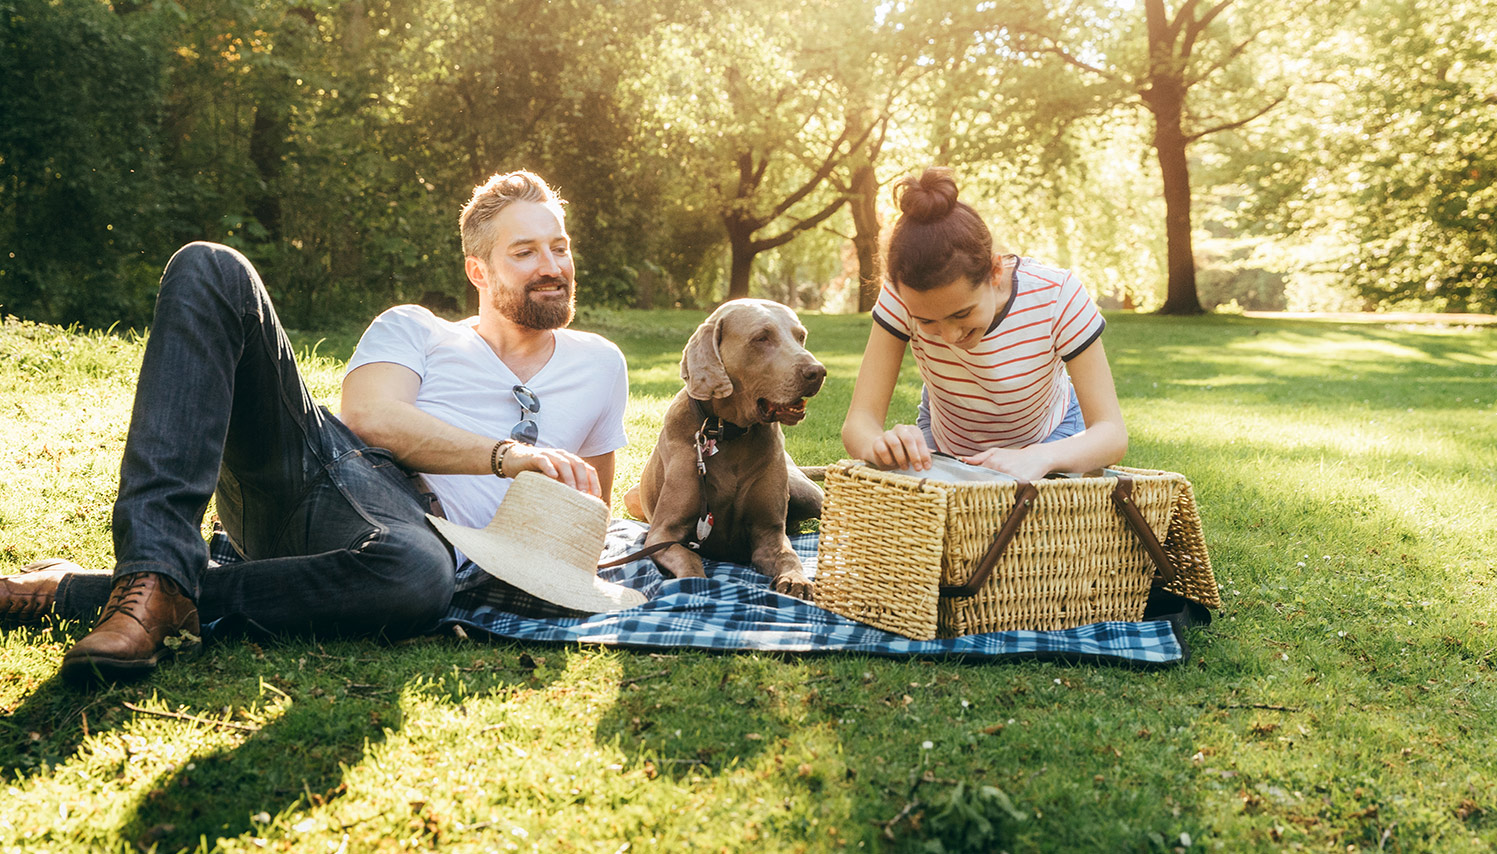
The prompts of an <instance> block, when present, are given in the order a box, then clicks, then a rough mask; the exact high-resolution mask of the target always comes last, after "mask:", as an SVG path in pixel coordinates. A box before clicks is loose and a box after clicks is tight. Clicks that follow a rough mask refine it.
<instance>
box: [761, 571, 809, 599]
mask: <svg viewBox="0 0 1497 854" xmlns="http://www.w3.org/2000/svg"><path fill="white" fill-rule="evenodd" d="M771 586H772V587H773V588H774V592H776V593H781V594H784V595H786V596H794V597H795V598H797V599H803V600H805V601H807V602H814V601H816V585H815V584H814V583H812V582H811V581H810V580H809V579H807V578H806V577H805V576H804V575H801V574H800V573H799V572H787V573H784V574H782V575H780V576H778V577H777V578H775V580H774V582H773V584H772V585H771Z"/></svg>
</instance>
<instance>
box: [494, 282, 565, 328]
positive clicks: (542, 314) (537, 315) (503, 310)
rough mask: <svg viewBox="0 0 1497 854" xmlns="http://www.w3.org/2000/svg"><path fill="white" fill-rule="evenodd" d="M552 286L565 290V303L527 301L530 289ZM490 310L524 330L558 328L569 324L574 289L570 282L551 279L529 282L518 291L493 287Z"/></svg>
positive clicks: (529, 299)
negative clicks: (491, 308) (497, 312)
mask: <svg viewBox="0 0 1497 854" xmlns="http://www.w3.org/2000/svg"><path fill="white" fill-rule="evenodd" d="M553 285H562V286H564V287H565V288H566V289H567V298H566V300H564V301H563V300H547V301H546V302H537V301H536V300H533V299H531V298H530V292H531V291H532V290H534V289H536V288H548V287H551V286H553ZM494 308H496V309H498V310H499V313H500V314H501V315H503V316H504V317H505V318H506V319H508V320H509V321H510V322H512V323H516V324H519V325H520V326H523V327H525V328H526V329H560V328H562V327H563V326H566V325H567V324H569V323H571V322H572V317H573V316H574V315H575V314H576V312H577V288H576V286H575V284H574V283H572V282H569V281H567V280H566V279H563V278H560V277H555V276H551V277H547V278H544V279H539V280H537V281H534V282H531V283H530V284H528V285H526V286H525V288H524V289H523V290H521V291H519V292H515V291H511V290H508V289H505V288H502V287H501V288H495V289H494Z"/></svg>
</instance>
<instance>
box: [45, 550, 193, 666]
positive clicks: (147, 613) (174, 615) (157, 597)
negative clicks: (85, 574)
mask: <svg viewBox="0 0 1497 854" xmlns="http://www.w3.org/2000/svg"><path fill="white" fill-rule="evenodd" d="M201 632H202V630H201V629H200V628H199V627H198V609H197V605H196V604H194V603H193V601H192V600H191V599H188V598H187V597H186V596H184V595H182V588H180V587H178V586H177V583H176V582H175V581H172V580H171V579H170V578H167V577H166V576H164V575H160V574H158V573H154V572H137V573H134V574H132V575H126V576H124V577H123V578H120V579H117V580H116V581H115V582H114V589H113V590H111V591H110V592H109V604H107V605H105V606H104V613H103V615H102V616H100V617H99V625H97V626H95V627H94V630H93V631H91V632H89V633H88V634H87V635H85V636H84V637H83V639H82V640H80V641H78V643H76V644H74V645H73V648H72V649H70V650H68V652H67V654H66V655H64V656H63V657H62V676H63V678H64V679H67V680H69V681H74V682H115V681H121V680H126V679H136V678H139V677H141V676H145V675H146V674H148V673H150V672H151V671H152V670H155V669H156V663H157V662H158V661H160V660H161V659H163V658H170V657H172V656H177V655H186V654H188V653H192V652H196V651H197V649H198V647H199V646H200V644H201V639H200V637H199V635H200V634H201Z"/></svg>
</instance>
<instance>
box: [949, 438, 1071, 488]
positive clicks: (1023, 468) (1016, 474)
mask: <svg viewBox="0 0 1497 854" xmlns="http://www.w3.org/2000/svg"><path fill="white" fill-rule="evenodd" d="M1041 447H1042V446H1040V445H1031V446H1029V447H1028V448H988V449H987V450H986V451H979V452H978V453H975V454H973V455H972V456H970V457H963V458H962V462H964V463H966V464H968V465H973V466H982V467H983V468H985V469H992V470H993V471H997V472H1003V473H1004V474H1006V475H1008V476H1009V477H1013V478H1017V479H1019V480H1039V479H1041V478H1043V477H1044V476H1045V475H1047V474H1049V473H1050V472H1051V471H1053V469H1052V468H1051V467H1050V460H1049V458H1048V457H1047V456H1046V455H1045V454H1044V453H1043V452H1042V451H1041V450H1040V449H1041Z"/></svg>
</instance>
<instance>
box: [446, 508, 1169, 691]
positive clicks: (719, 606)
mask: <svg viewBox="0 0 1497 854" xmlns="http://www.w3.org/2000/svg"><path fill="white" fill-rule="evenodd" d="M645 531H646V528H645V526H643V525H641V524H639V523H637V522H631V521H628V520H619V519H616V520H614V521H613V523H612V525H611V526H610V527H609V531H608V540H607V545H606V547H605V549H604V552H603V560H604V561H608V560H612V559H615V558H619V557H623V556H624V555H626V554H629V553H630V552H632V551H636V550H638V549H639V548H641V547H642V546H643V544H644V536H645ZM816 538H817V535H816V534H814V533H812V534H801V535H799V536H797V537H792V538H791V542H792V544H793V545H794V547H795V550H796V552H797V553H798V554H799V555H800V557H801V561H802V563H804V564H805V567H806V574H807V575H808V576H810V577H812V578H814V577H815V571H816ZM706 571H707V577H706V578H685V579H672V578H665V577H663V576H662V575H661V574H660V571H659V570H658V569H657V568H656V566H655V564H654V562H653V561H651V560H649V559H648V558H646V559H645V560H640V561H634V562H632V563H628V564H625V565H623V566H619V567H614V568H611V569H605V570H601V571H600V572H599V575H600V576H602V577H603V578H606V579H608V580H610V581H616V582H618V583H620V584H623V585H625V586H628V587H633V588H635V589H637V590H640V591H641V592H643V593H644V594H645V595H646V596H647V597H649V601H647V602H645V603H644V604H643V605H640V606H639V607H636V608H631V609H629V610H627V611H619V612H615V613H611V614H595V615H588V614H579V613H576V612H572V611H567V610H566V609H562V608H558V607H556V606H554V605H550V604H548V603H545V602H541V601H540V600H537V599H535V598H534V597H531V596H529V595H528V594H525V593H524V592H523V591H520V590H517V589H516V588H514V587H511V586H510V585H508V584H505V583H504V582H501V581H499V580H497V579H489V580H488V581H486V582H484V583H482V584H479V585H478V586H476V587H473V588H471V589H468V590H465V591H463V592H460V593H458V594H457V595H456V596H455V597H454V598H453V602H452V606H451V607H450V608H449V609H448V611H447V615H446V617H445V618H444V620H443V621H442V624H443V627H444V628H451V627H452V626H462V627H463V629H464V631H466V632H468V633H470V634H471V633H472V632H474V631H477V632H480V633H486V634H488V635H492V636H495V637H500V638H511V639H514V640H524V641H544V642H552V643H567V644H572V643H582V644H602V645H607V646H620V647H633V648H648V649H663V648H690V649H703V650H759V651H769V652H780V653H825V652H848V653H861V654H865V655H875V656H894V657H903V656H916V657H920V658H938V659H961V660H964V661H969V662H982V661H1005V660H1016V659H1025V658H1030V659H1034V658H1039V659H1058V660H1067V661H1096V662H1109V663H1117V664H1124V665H1136V666H1158V665H1170V664H1178V663H1181V662H1183V661H1185V660H1186V659H1187V657H1188V655H1189V653H1188V652H1187V650H1186V647H1185V643H1184V641H1183V640H1182V639H1181V637H1180V628H1179V626H1178V624H1177V623H1175V622H1172V621H1170V620H1149V621H1143V622H1137V623H1123V622H1109V623H1096V624H1094V625H1090V626H1081V627H1078V628H1074V629H1067V630H1064V631H1049V632H1024V631H1008V632H993V633H990V634H982V635H969V636H967V637H961V638H953V639H948V640H933V641H914V640H909V639H908V638H904V637H901V636H899V635H896V634H891V633H889V632H885V631H882V630H879V629H875V628H873V627H871V626H867V625H864V624H862V623H858V622H854V621H852V620H849V619H846V618H845V617H841V616H838V615H837V614H833V613H832V612H830V611H827V610H824V609H822V608H818V607H816V606H814V605H811V604H808V603H806V602H802V601H801V600H799V599H795V598H792V597H789V596H782V595H780V594H777V593H774V592H773V591H771V590H770V589H769V588H768V586H767V583H766V579H765V577H764V576H762V575H760V574H759V573H758V572H757V571H755V570H754V569H753V568H751V567H747V566H742V565H738V564H731V563H722V562H717V561H707V562H706ZM459 575H460V576H462V575H464V572H463V570H460V571H459Z"/></svg>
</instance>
